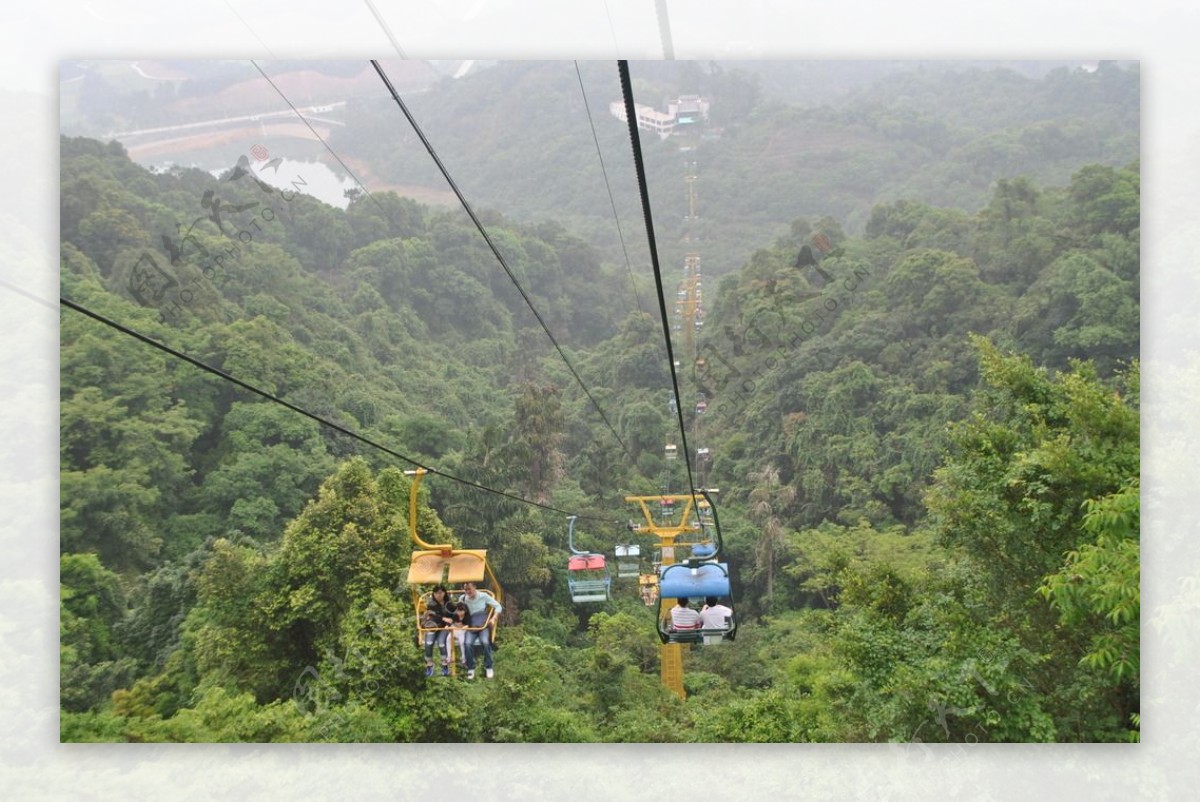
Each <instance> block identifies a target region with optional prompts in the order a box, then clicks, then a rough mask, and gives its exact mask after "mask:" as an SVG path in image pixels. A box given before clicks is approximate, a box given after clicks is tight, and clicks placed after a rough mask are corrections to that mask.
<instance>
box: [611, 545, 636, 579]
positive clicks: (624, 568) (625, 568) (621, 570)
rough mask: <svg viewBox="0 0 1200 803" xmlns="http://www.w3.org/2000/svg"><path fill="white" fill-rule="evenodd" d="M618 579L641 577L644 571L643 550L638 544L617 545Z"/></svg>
mask: <svg viewBox="0 0 1200 803" xmlns="http://www.w3.org/2000/svg"><path fill="white" fill-rule="evenodd" d="M616 554H617V577H618V578H622V579H624V578H628V577H640V576H641V573H642V572H641V569H642V560H641V554H642V551H641V548H640V547H639V546H638V545H637V544H617V548H616Z"/></svg>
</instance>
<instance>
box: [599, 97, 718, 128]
mask: <svg viewBox="0 0 1200 803" xmlns="http://www.w3.org/2000/svg"><path fill="white" fill-rule="evenodd" d="M708 107H709V102H708V101H707V100H705V99H704V98H702V97H700V96H699V95H680V96H679V97H678V98H676V99H674V100H670V101H667V113H666V114H664V113H662V112H660V111H658V110H657V109H655V108H654V107H652V106H646V105H644V104H641V103H635V104H633V111H634V114H636V115H637V127H638V128H640V129H641V130H642V131H653V132H654V133H656V134H658V136H659V138H660V139H666V138H667V137H669V136H671V134H672V133H674V131H675V129H676V127H677V126H688V125H692V124H695V123H699V122H701V121H702V120H707V119H708ZM608 110H609V112H610V113H611V114H612V116H613V117H616V118H617V119H618V120H621V121H622V122H626V120H627V118H626V116H625V103H624V101H620V100H616V101H613V102H612V103H610V104H608Z"/></svg>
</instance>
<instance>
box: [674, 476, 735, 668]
mask: <svg viewBox="0 0 1200 803" xmlns="http://www.w3.org/2000/svg"><path fill="white" fill-rule="evenodd" d="M701 494H702V495H703V496H704V500H705V501H706V502H707V507H708V510H709V512H710V513H711V515H712V527H713V532H714V534H715V540H714V541H708V542H702V543H699V544H693V545H692V553H691V556H690V557H689V558H688V559H687V560H686V561H684V562H682V563H672V564H671V565H669V566H662V567H660V568H659V570H658V593H659V597H660V598H662V599H664V600H669V599H680V598H686V599H687V600H688V601H689V603H694V602H695V601H697V600H701V601H702V600H704V599H705V598H706V597H716V598H718V599H728V600H729V604H728V607H729V608H730V610H731V611H732V610H733V608H734V602H733V586H732V583H731V582H730V579H729V564H728V563H723V562H721V561H720V558H719V555H720V551H721V528H720V526H719V524H718V523H717V517H716V506H715V505H714V504H713V501H712V498H711V495H710V493H709V492H708V491H701ZM736 634H737V619H736V617H734V616H733V615H732V613H731V615H730V616H727V617H725V621H724V622H722V623H721V626H720V627H715V626H710V627H703V626H702V627H699V628H696V629H694V630H677V629H675V628H674V627H672V625H671V621H670V617H669V616H667V617H665V618H664V617H662V616H660V617H659V618H658V635H659V638H660V639H661V640H662V642H663V643H664V644H703V645H716V644H721V643H722V642H725V641H733V640H734V637H735V636H736Z"/></svg>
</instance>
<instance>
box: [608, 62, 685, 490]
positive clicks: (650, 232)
mask: <svg viewBox="0 0 1200 803" xmlns="http://www.w3.org/2000/svg"><path fill="white" fill-rule="evenodd" d="M617 69H618V71H619V72H620V73H621V94H622V95H623V96H624V98H625V119H626V122H627V123H628V124H629V139H630V143H631V144H632V146H633V165H634V168H635V169H636V170H637V179H638V191H639V192H640V193H641V196H642V214H643V215H644V216H645V218H646V239H647V240H648V241H649V243H650V264H651V265H652V266H653V268H654V285H655V287H656V288H657V289H658V310H659V313H660V315H661V316H662V327H663V338H664V339H665V340H666V341H667V362H669V363H670V366H671V386H672V387H673V388H674V390H675V418H676V419H677V420H678V421H679V437H680V439H681V440H680V442H681V443H682V444H683V459H684V464H685V465H686V466H687V477H688V492H689V493H695V490H696V483H695V480H694V479H693V478H692V456H691V453H690V451H689V449H688V442H687V431H686V428H685V427H684V425H683V402H682V396H680V395H679V377H678V376H676V374H675V350H674V349H672V348H671V325H670V324H669V323H668V322H667V301H666V298H665V297H664V296H663V281H662V271H661V270H660V269H659V264H658V244H657V242H656V241H655V239H654V218H653V216H652V215H651V214H650V191H649V189H648V188H647V186H646V166H645V164H644V163H643V162H642V140H641V138H640V137H639V136H638V127H637V111H636V110H635V109H634V107H633V85H632V84H631V82H630V80H629V62H627V61H625V60H624V59H622V60H620V61H618V62H617Z"/></svg>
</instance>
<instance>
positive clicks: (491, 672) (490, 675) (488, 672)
mask: <svg viewBox="0 0 1200 803" xmlns="http://www.w3.org/2000/svg"><path fill="white" fill-rule="evenodd" d="M483 673H484V674H485V675H487V676H488V678H489V679H491V678H494V677H496V673H495V671H494V670H493V669H492V668H491V667H490V666H489V667H488V668H487V669H485V670H483Z"/></svg>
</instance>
